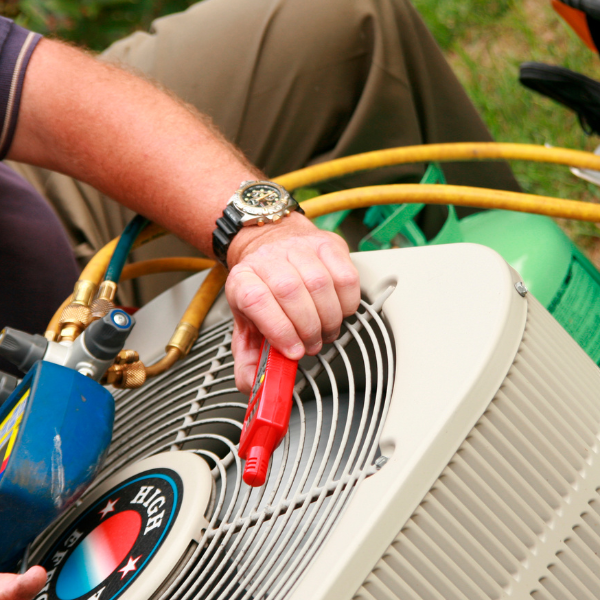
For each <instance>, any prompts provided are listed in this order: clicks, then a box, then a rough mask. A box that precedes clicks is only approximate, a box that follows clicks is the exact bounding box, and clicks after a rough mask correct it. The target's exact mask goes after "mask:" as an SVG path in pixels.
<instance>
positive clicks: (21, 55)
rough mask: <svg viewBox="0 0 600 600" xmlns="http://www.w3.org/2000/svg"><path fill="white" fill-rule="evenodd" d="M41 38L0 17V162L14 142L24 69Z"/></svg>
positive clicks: (37, 34)
mask: <svg viewBox="0 0 600 600" xmlns="http://www.w3.org/2000/svg"><path fill="white" fill-rule="evenodd" d="M41 37H42V36H41V35H40V34H39V33H34V32H33V31H28V30H27V29H24V28H23V27H19V25H17V24H16V23H14V22H13V21H11V20H10V19H6V18H4V17H0V160H1V159H3V158H4V157H5V156H6V154H7V152H8V150H9V148H10V145H11V143H12V139H13V135H14V133H15V128H16V126H17V118H18V116H19V103H20V101H21V90H22V88H23V80H24V78H25V70H26V69H27V64H28V63H29V59H30V57H31V54H32V52H33V50H34V48H35V47H36V45H37V43H38V42H39V41H40V39H41Z"/></svg>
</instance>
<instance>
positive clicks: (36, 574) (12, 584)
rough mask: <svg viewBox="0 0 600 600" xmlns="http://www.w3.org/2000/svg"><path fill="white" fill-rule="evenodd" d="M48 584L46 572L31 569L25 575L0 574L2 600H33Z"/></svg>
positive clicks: (39, 568) (37, 568)
mask: <svg viewBox="0 0 600 600" xmlns="http://www.w3.org/2000/svg"><path fill="white" fill-rule="evenodd" d="M45 583H46V571H44V569H43V568H42V567H31V569H29V571H27V573H24V574H23V575H13V574H12V573H0V600H31V599H32V598H33V597H34V596H36V595H37V594H38V593H39V591H40V590H41V589H42V588H43V587H44V584H45Z"/></svg>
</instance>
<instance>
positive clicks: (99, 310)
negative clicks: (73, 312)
mask: <svg viewBox="0 0 600 600" xmlns="http://www.w3.org/2000/svg"><path fill="white" fill-rule="evenodd" d="M114 307H115V305H114V304H113V303H112V302H111V301H110V300H107V299H106V298H96V299H95V300H93V301H92V304H91V306H90V311H91V312H90V320H91V321H97V320H98V319H101V318H102V317H104V316H105V315H107V314H108V313H109V312H110V311H111V310H113V309H114Z"/></svg>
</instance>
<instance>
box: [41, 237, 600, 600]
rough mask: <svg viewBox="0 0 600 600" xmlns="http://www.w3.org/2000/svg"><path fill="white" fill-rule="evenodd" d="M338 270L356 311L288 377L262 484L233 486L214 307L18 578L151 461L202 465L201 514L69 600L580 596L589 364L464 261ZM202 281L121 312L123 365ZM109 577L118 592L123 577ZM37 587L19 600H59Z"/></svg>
mask: <svg viewBox="0 0 600 600" xmlns="http://www.w3.org/2000/svg"><path fill="white" fill-rule="evenodd" d="M353 260H354V262H355V264H356V266H357V267H358V269H359V271H360V275H361V282H362V288H363V297H364V301H363V304H362V306H361V308H360V310H359V311H358V313H357V314H356V315H355V317H354V318H351V319H348V321H347V322H346V324H345V327H344V329H343V331H342V336H341V338H340V340H338V342H336V343H335V344H333V345H329V346H327V347H325V348H324V350H323V351H322V353H321V354H320V355H319V356H318V357H316V358H312V359H311V358H309V359H305V360H303V361H302V362H301V365H300V369H299V375H298V379H297V384H296V392H295V406H294V409H293V413H292V419H291V423H290V430H289V434H288V436H287V437H286V438H285V440H284V442H283V443H282V444H281V446H280V447H279V448H278V450H277V451H276V453H275V455H274V457H273V461H272V465H271V468H270V472H269V475H268V477H267V482H266V484H265V486H264V487H262V488H256V489H255V488H250V487H248V486H247V485H245V484H244V483H243V482H242V479H241V473H242V467H243V465H242V464H241V462H240V460H239V459H238V457H237V453H236V443H237V440H238V438H239V432H240V428H241V422H242V419H243V417H244V412H245V408H246V403H247V398H246V397H245V396H242V395H240V394H239V393H238V392H237V391H236V389H235V387H234V381H233V361H232V356H231V350H230V341H231V332H232V322H231V319H230V318H229V315H228V308H227V306H226V304H225V301H224V300H223V299H221V300H220V301H218V302H217V304H216V305H215V307H214V308H213V310H212V311H211V313H210V314H209V316H208V318H207V322H206V323H205V326H204V328H203V330H202V332H201V335H200V338H199V339H198V341H197V343H196V344H195V346H194V348H193V350H192V352H191V353H190V355H189V356H188V357H187V358H186V359H185V360H183V361H181V362H180V363H178V364H177V365H176V367H175V368H174V369H172V370H170V371H168V372H167V373H165V374H164V375H163V376H161V377H158V378H157V379H155V380H151V381H149V382H148V383H147V384H146V385H145V386H144V387H142V388H140V389H139V390H128V391H119V392H116V393H115V397H116V403H117V415H116V421H115V430H114V437H113V442H112V447H111V451H110V454H109V457H108V459H107V462H106V465H105V468H104V471H103V473H102V474H101V476H100V477H99V479H98V480H97V482H96V483H95V484H94V486H93V488H92V489H91V490H90V491H89V492H88V493H87V494H86V495H85V496H84V498H83V499H82V500H81V501H80V506H76V507H74V508H73V509H72V510H71V511H70V512H69V513H67V514H66V515H65V516H64V517H63V518H62V519H61V521H60V522H59V523H58V524H57V525H55V526H54V527H52V528H51V529H50V530H48V531H47V532H46V533H45V534H44V535H43V536H41V538H40V540H38V542H37V546H36V549H34V552H33V557H34V561H37V560H42V561H43V560H46V563H45V564H46V566H50V567H51V566H52V563H50V562H48V561H49V560H50V559H51V558H52V556H56V555H57V554H56V549H57V548H58V547H59V546H58V544H59V543H60V540H69V539H73V537H72V534H69V532H73V531H76V530H75V529H73V527H74V525H73V523H75V522H77V523H78V522H79V521H76V520H77V518H82V517H77V515H78V514H79V515H81V514H83V513H82V511H85V510H87V511H88V512H87V513H85V514H91V512H90V511H92V512H93V511H96V512H98V509H99V508H100V507H102V511H100V512H101V513H102V514H101V515H100V516H99V517H97V518H98V519H100V518H104V516H106V511H109V510H111V508H110V507H111V506H112V505H111V504H108V503H107V500H106V499H107V498H108V502H114V501H115V500H114V499H113V500H111V498H113V496H114V498H117V496H118V494H116V492H115V493H113V492H114V490H122V489H123V488H122V486H123V485H124V484H123V481H125V480H127V481H136V482H137V481H138V479H136V477H138V476H137V475H135V468H136V464H149V463H147V461H146V462H142V463H140V462H139V461H142V459H147V457H152V458H150V462H151V463H152V465H154V464H155V463H154V462H152V461H159V463H160V460H161V459H160V458H159V457H160V456H164V453H167V452H171V453H172V454H173V456H172V457H171V458H174V457H176V456H179V455H182V454H183V453H186V455H187V456H188V457H189V454H195V455H196V456H197V457H199V458H197V459H196V458H194V460H197V461H198V465H200V464H202V465H208V467H207V468H205V467H202V468H200V467H198V473H199V475H198V478H199V479H200V477H201V476H202V477H203V479H202V481H204V482H205V485H206V486H208V487H210V490H208V491H205V492H202V493H200V495H201V496H202V494H203V497H205V498H206V501H203V502H195V503H193V504H194V506H192V507H191V508H190V507H189V506H187V508H186V511H187V513H186V514H187V516H186V515H182V516H181V518H182V519H184V520H183V521H182V522H183V523H185V522H186V520H185V519H191V520H190V526H189V532H188V538H185V539H184V540H183V542H182V543H181V544H179V546H177V545H176V544H170V542H169V544H170V545H169V544H167V543H166V542H165V544H166V545H165V546H164V547H167V546H168V547H169V551H168V552H166V551H165V552H164V553H163V554H162V556H163V558H162V559H160V560H159V559H158V558H156V559H155V560H150V561H149V562H148V563H147V565H146V566H145V569H146V572H147V573H148V575H147V576H146V573H145V572H140V573H139V576H138V577H137V579H136V580H135V582H134V583H132V584H131V585H130V586H129V587H125V588H123V589H120V591H118V592H116V591H114V590H113V591H111V590H112V588H111V589H110V590H109V589H108V588H107V587H106V586H104V587H101V586H100V585H97V586H96V587H93V586H92V587H89V586H88V588H89V589H88V588H85V594H84V595H81V596H78V597H81V598H86V599H87V598H95V599H96V598H99V599H100V600H108V599H109V598H110V599H111V600H112V599H113V598H117V597H119V598H136V599H139V600H142V599H144V600H145V599H146V598H152V599H153V600H154V599H158V598H164V599H167V598H168V599H172V600H175V599H181V600H188V599H189V600H191V599H214V600H217V599H223V600H224V599H227V600H233V599H234V598H235V599H251V598H252V599H255V600H258V599H260V598H269V599H283V598H285V599H286V600H287V599H294V600H306V599H307V598H310V599H311V600H316V599H330V600H334V599H335V600H342V599H348V600H350V599H351V598H360V599H364V600H373V599H377V600H391V599H394V598H399V599H402V600H417V599H419V600H442V599H443V600H454V599H456V600H458V599H473V600H483V599H496V598H498V599H499V598H519V599H525V598H530V597H532V598H535V599H536V600H550V599H557V600H558V599H577V600H588V599H589V600H593V599H597V598H600V493H599V492H600V461H599V457H598V443H599V432H600V370H599V369H598V367H597V366H596V365H595V364H594V363H593V362H592V360H591V359H590V358H588V357H587V355H586V354H585V353H584V352H583V351H582V350H581V349H580V348H579V346H578V345H577V344H576V343H575V342H574V341H573V340H572V339H571V338H570V337H569V335H568V334H566V333H565V331H564V330H563V329H562V328H561V327H560V326H559V325H558V324H557V323H556V321H555V320H554V319H553V317H551V316H550V315H549V314H548V312H547V311H546V310H545V309H544V308H543V307H542V306H541V305H540V304H539V303H538V302H537V300H536V299H535V298H533V297H532V296H531V294H529V293H527V291H526V289H525V288H524V286H523V285H522V284H521V283H520V278H519V276H518V274H517V273H516V272H515V271H513V270H512V269H511V268H510V267H509V266H508V265H507V264H506V263H505V262H504V261H503V260H502V259H501V258H500V256H499V255H497V254H496V253H494V252H493V251H492V250H489V249H487V248H484V247H483V246H477V245H473V244H456V245H449V246H434V247H424V248H415V249H405V250H388V251H381V252H368V253H360V254H355V255H353ZM201 278H202V275H198V276H195V277H192V278H190V279H189V280H186V281H185V282H183V283H182V284H180V285H179V286H177V287H175V288H173V289H171V290H169V291H168V292H166V293H165V294H163V295H162V296H160V297H159V298H157V299H156V300H155V301H153V302H152V303H151V304H149V305H148V306H147V307H145V308H143V309H142V310H140V311H139V312H138V313H137V315H136V316H137V321H138V323H137V326H136V329H135V330H134V333H133V334H132V336H131V338H130V343H128V347H133V348H135V349H137V350H139V351H140V353H141V355H142V360H144V362H146V363H147V364H148V363H151V362H153V361H154V360H156V359H157V358H159V357H160V355H161V353H162V352H163V349H162V348H163V345H164V343H165V340H167V339H168V338H169V335H170V333H171V331H172V329H173V327H174V325H175V324H176V322H177V320H178V319H179V316H180V315H181V313H182V311H183V309H184V307H185V305H186V303H187V301H188V299H189V297H190V295H191V294H192V293H193V292H194V291H195V289H196V288H197V286H198V283H199V281H200V279H201ZM169 456H170V455H169ZM172 462H173V461H171V462H169V463H168V464H169V465H171V464H172ZM175 462H176V461H175ZM184 462H186V465H187V466H186V469H187V470H188V471H189V469H190V468H191V469H192V470H191V472H192V473H194V472H195V470H194V467H193V466H192V467H190V466H189V460H187V461H184ZM159 463H156V464H159ZM160 464H162V463H160ZM167 466H168V465H167ZM169 468H170V467H169ZM132 469H133V470H132ZM209 472H210V473H211V475H212V477H207V476H206V474H207V473H209ZM140 477H141V476H140ZM127 478H128V479H127ZM111 485H112V486H113V487H112V488H111V487H110V486H111ZM115 486H116V487H115ZM119 486H121V487H119ZM146 487H149V486H146ZM192 487H194V486H192ZM195 487H196V488H197V487H198V486H195ZM109 488H110V489H109ZM184 488H185V486H184ZM140 489H141V488H140ZM144 489H146V488H144ZM107 490H108V491H107ZM135 493H137V492H135ZM140 493H141V492H140ZM144 493H146V492H144ZM147 493H148V502H150V495H149V493H150V492H147ZM185 493H186V492H185V489H184V492H183V495H184V496H185ZM194 493H195V494H198V493H199V492H198V490H196V491H194ZM110 494H112V496H111V495H110ZM145 497H146V496H139V497H138V500H139V502H138V504H140V503H141V501H142V500H144V498H145ZM152 497H154V496H152ZM94 502H96V504H94ZM173 502H175V501H173ZM105 505H106V506H105ZM148 506H152V505H151V504H150V505H148ZM94 507H96V508H94ZM148 510H149V508H148ZM182 510H183V509H182ZM77 511H79V513H78V512H77ZM180 513H181V511H180ZM198 513H201V514H198ZM202 517H203V518H205V519H206V521H204V520H203V519H202ZM192 521H193V523H194V524H192ZM69 528H71V529H69ZM182 529H183V530H185V529H186V528H185V527H183V528H182V527H179V534H178V535H180V534H181V530H182ZM142 530H143V529H142ZM77 533H78V534H79V535H80V536H81V535H82V532H81V531H77ZM69 535H71V537H69ZM61 536H62V537H61ZM184 537H185V536H184ZM65 543H66V542H65ZM65 547H66V546H65ZM53 552H54V554H52V553H53ZM65 552H66V550H65ZM59 554H60V553H59ZM80 554H81V553H80ZM60 556H62V555H60ZM119 556H120V555H119ZM123 556H125V555H124V554H123ZM156 556H157V557H158V554H157V555H156ZM44 557H46V558H44ZM165 557H167V558H165ZM131 558H134V557H133V556H132V557H131ZM126 560H130V558H129V557H128V558H127V559H125V558H123V562H122V564H121V563H119V565H120V567H121V568H120V569H119V574H120V573H121V572H124V575H123V577H121V579H120V580H119V581H126V580H125V579H124V578H125V577H129V576H130V575H131V573H130V571H131V572H133V571H134V570H135V568H136V565H135V564H134V565H133V566H132V565H131V563H128V562H126ZM55 562H56V561H55ZM84 562H85V561H84ZM141 562H142V561H141V560H140V563H139V564H141ZM82 564H83V563H82ZM139 564H138V566H139ZM82 568H84V569H85V565H84V566H83V567H82ZM116 568H117V567H115V569H116ZM150 573H152V574H153V575H152V577H151V576H150V575H149V574H150ZM157 573H159V574H160V576H158V575H157ZM119 577H120V575H119ZM145 578H146V580H147V581H148V580H150V579H152V586H151V588H148V587H147V586H146V587H144V584H143V582H144V579H145ZM89 585H91V584H89ZM136 586H137V587H136ZM52 589H54V592H53V593H54V594H55V595H54V596H53V595H52V594H51V593H50V592H49V591H48V590H45V592H43V593H42V595H41V596H38V598H40V599H41V598H42V596H43V595H44V594H47V595H48V598H50V599H52V598H59V600H73V598H75V596H73V595H72V594H71V595H69V594H68V593H66V592H63V593H62V595H58V594H57V593H56V590H55V588H52ZM65 589H66V588H65ZM82 589H83V588H82ZM115 589H116V588H115ZM103 590H105V591H104V592H103ZM136 590H137V591H136ZM50 591H52V590H50ZM113 592H114V593H113ZM109 594H112V595H109ZM43 600H47V598H43Z"/></svg>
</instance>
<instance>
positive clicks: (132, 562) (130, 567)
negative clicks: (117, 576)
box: [119, 554, 142, 580]
mask: <svg viewBox="0 0 600 600" xmlns="http://www.w3.org/2000/svg"><path fill="white" fill-rule="evenodd" d="M140 558H142V555H141V554H140V555H139V556H138V557H137V558H133V556H130V557H129V560H128V561H127V564H126V565H125V566H124V567H123V568H122V569H119V573H123V575H121V580H123V578H124V577H125V575H127V573H129V571H135V570H136V569H137V565H136V563H137V561H138V560H140Z"/></svg>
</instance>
